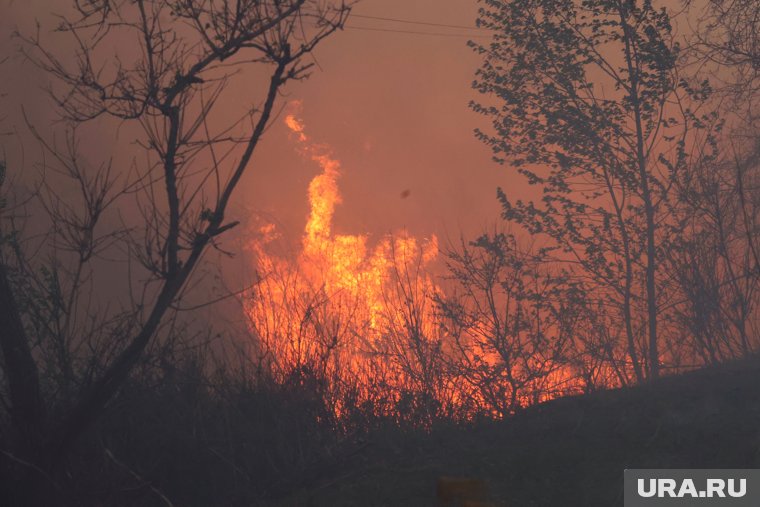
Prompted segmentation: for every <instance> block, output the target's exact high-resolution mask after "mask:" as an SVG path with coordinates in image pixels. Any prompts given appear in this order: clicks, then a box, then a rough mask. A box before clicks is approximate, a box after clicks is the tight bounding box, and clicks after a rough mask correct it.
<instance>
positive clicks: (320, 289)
mask: <svg viewBox="0 0 760 507" xmlns="http://www.w3.org/2000/svg"><path fill="white" fill-rule="evenodd" d="M285 124H286V125H287V126H288V128H289V129H290V131H291V132H292V133H293V136H294V138H295V140H296V142H297V144H298V148H299V151H300V152H301V153H302V154H303V156H304V157H305V158H307V159H308V160H310V161H312V162H314V163H315V164H316V165H317V166H318V167H319V168H320V170H321V171H320V173H319V174H317V175H316V176H315V177H314V178H313V179H312V180H311V182H310V184H309V187H308V199H309V214H308V217H307V220H306V225H305V227H304V231H303V237H302V243H301V248H300V250H299V251H298V252H297V253H296V254H295V255H293V256H292V257H291V258H286V257H283V256H278V255H274V254H272V253H271V248H269V245H270V244H271V243H272V242H273V241H274V240H275V239H276V238H277V235H278V234H277V230H276V227H275V226H274V225H272V224H266V225H265V226H263V227H262V228H261V230H260V238H261V239H260V240H258V241H256V242H254V244H253V245H252V248H253V250H254V252H255V256H256V271H257V275H258V280H259V281H258V283H257V285H256V288H255V290H254V293H253V294H252V296H251V297H250V298H248V299H247V301H246V312H247V315H248V318H249V322H250V327H251V330H252V333H253V334H254V336H255V338H256V339H255V344H256V345H255V346H256V350H255V355H256V357H257V358H258V360H259V361H260V362H261V363H262V366H263V367H264V368H265V371H267V372H270V374H272V375H274V376H275V377H276V379H277V380H279V381H288V380H293V379H294V378H295V379H296V380H297V381H298V382H304V381H306V380H309V379H310V381H312V382H315V385H317V386H318V388H319V389H320V390H321V391H320V393H321V395H322V396H323V397H324V398H325V399H326V401H329V402H331V403H332V406H333V407H334V415H335V416H337V418H338V419H340V418H341V416H342V415H344V414H346V413H348V410H347V408H348V405H349V404H350V405H351V407H350V408H351V410H352V411H355V410H356V409H357V407H358V408H359V409H360V410H363V408H361V407H364V406H367V407H369V408H368V409H367V412H369V413H371V414H372V415H382V416H385V417H395V418H401V417H404V414H407V417H409V418H410V420H411V421H412V422H413V423H414V424H420V423H421V424H426V421H425V417H428V416H429V417H430V418H432V417H435V416H436V415H440V414H452V413H457V414H459V415H460V416H464V417H468V416H472V415H475V414H476V413H478V411H479V410H482V407H486V406H489V405H491V406H492V405H501V404H502V402H501V399H502V398H503V399H507V398H509V396H510V394H509V393H513V394H512V396H513V397H516V398H518V399H519V402H520V404H521V405H522V404H527V403H533V402H536V401H539V399H545V398H546V397H553V396H554V395H555V394H551V393H556V392H558V391H557V389H560V388H561V389H565V388H569V389H572V387H573V386H572V382H573V381H572V378H573V377H572V376H571V372H570V371H569V370H568V368H566V367H564V366H562V365H554V364H553V359H551V358H547V357H542V356H541V355H540V354H538V355H536V357H531V358H527V359H524V360H520V364H517V365H515V366H514V369H511V370H510V369H505V368H504V367H503V366H502V362H503V360H504V356H503V354H504V352H502V353H501V354H500V353H497V351H496V350H495V349H494V347H493V345H491V346H489V345H488V343H487V342H488V341H489V339H491V338H492V336H496V335H495V334H494V333H495V332H496V331H498V329H494V326H497V327H498V326H499V325H500V322H499V321H492V320H489V319H488V318H486V319H485V320H480V321H468V320H467V319H465V320H464V321H462V322H459V328H458V331H459V334H458V335H456V336H453V335H452V334H451V331H452V329H448V330H447V321H446V317H444V315H443V314H442V312H441V310H440V308H439V307H438V306H437V303H438V302H440V301H441V297H443V296H444V294H443V292H442V290H441V289H440V287H439V286H438V285H437V284H436V283H435V281H434V280H433V278H432V277H431V276H430V274H429V272H430V269H429V268H430V266H431V264H433V263H434V262H435V261H436V257H437V255H438V240H437V238H436V237H435V236H432V237H431V238H430V239H427V240H418V239H417V238H414V237H412V236H410V235H409V234H407V233H405V232H399V233H396V234H394V235H387V236H384V237H381V238H379V239H377V240H375V241H374V242H373V241H371V237H370V236H369V235H368V234H356V235H345V234H336V233H335V231H334V227H333V225H334V215H335V211H336V208H337V207H338V205H340V204H341V195H340V189H339V185H338V181H339V178H340V176H341V164H340V161H339V160H338V159H336V158H335V157H334V155H333V154H332V151H331V150H330V148H329V147H328V146H325V145H322V144H319V143H316V142H314V141H313V140H312V138H311V137H310V136H309V135H308V134H307V133H306V127H305V125H304V123H303V121H302V120H300V119H299V118H298V117H297V116H296V115H294V114H290V115H288V116H287V117H286V118H285ZM502 304H506V305H509V301H508V300H507V301H496V300H494V305H495V306H494V308H496V306H499V305H502ZM515 310H516V311H517V317H519V315H520V311H521V310H520V308H515ZM549 325H550V326H551V324H549ZM456 327H457V326H456V325H455V326H453V328H456ZM555 327H556V326H555ZM515 329H516V330H515V333H516V335H515V336H514V337H513V338H514V339H515V340H523V338H522V337H521V333H523V331H522V327H520V326H517V327H516V328H515ZM453 331H454V332H456V329H453ZM447 332H448V333H449V334H447ZM542 332H546V331H542ZM497 345H499V344H497ZM510 354H511V353H510ZM456 361H459V369H457V367H450V366H447V365H451V364H453V363H455V362H456ZM464 369H468V370H467V371H469V372H470V373H471V374H473V375H474V376H473V377H470V378H469V379H468V378H466V377H465V376H464V374H463V373H462V372H463V371H465V370H464ZM521 369H522V370H525V371H524V372H522V374H523V376H524V377H525V378H526V379H527V380H525V382H524V383H523V384H522V385H520V386H518V387H523V388H524V387H526V386H533V387H535V388H536V389H535V390H534V393H535V392H540V393H543V394H541V396H540V398H539V397H537V396H535V395H530V394H526V393H519V394H518V392H517V390H516V389H517V388H516V387H515V382H514V377H513V375H516V374H519V373H520V372H521ZM529 370H533V371H543V372H544V374H543V375H539V376H536V377H535V378H533V377H531V374H530V372H529ZM483 372H489V374H490V375H491V379H490V380H489V382H494V383H493V385H491V384H489V385H490V386H491V387H490V388H489V391H488V392H485V393H484V391H483V390H482V388H483V382H482V381H479V380H477V379H478V378H480V377H479V375H481V374H482V373H483ZM505 375H506V376H505ZM473 379H475V380H473ZM563 386H564V387H563ZM486 398H488V399H486ZM491 398H493V399H491ZM500 410H501V409H500ZM354 413H355V412H354ZM493 413H494V415H497V416H499V415H503V414H504V412H503V410H501V412H497V411H494V412H493Z"/></svg>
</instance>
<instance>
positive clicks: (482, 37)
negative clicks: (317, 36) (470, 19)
mask: <svg viewBox="0 0 760 507" xmlns="http://www.w3.org/2000/svg"><path fill="white" fill-rule="evenodd" d="M345 28H347V29H349V30H364V31H369V32H390V33H405V34H410V35H428V36H430V35H432V36H436V37H464V38H467V39H490V38H491V36H489V35H467V34H465V33H443V32H416V31H413V30H395V29H392V28H373V27H369V26H349V25H346V26H345Z"/></svg>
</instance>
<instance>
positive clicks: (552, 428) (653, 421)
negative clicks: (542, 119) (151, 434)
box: [278, 359, 760, 507]
mask: <svg viewBox="0 0 760 507" xmlns="http://www.w3.org/2000/svg"><path fill="white" fill-rule="evenodd" d="M625 468H760V360H757V359H755V360H752V361H742V362H736V363H732V364H729V365H724V366H721V367H719V368H710V369H705V370H700V371H696V372H691V373H688V374H684V375H679V376H673V377H668V378H664V379H661V380H660V381H658V382H655V383H653V384H651V385H646V386H640V387H636V388H633V389H627V390H615V391H607V392H600V393H596V394H593V395H588V396H578V397H571V398H563V399H558V400H554V401H551V402H548V403H545V404H542V405H539V406H536V407H533V408H531V409H529V410H526V411H525V412H524V413H522V414H520V415H518V416H516V417H514V418H512V419H510V420H508V421H505V422H498V423H497V422H486V423H481V424H477V425H475V426H473V427H470V428H461V427H460V428H439V429H437V430H436V431H435V432H433V434H431V435H408V434H407V435H405V436H398V435H395V436H394V435H386V436H375V437H373V439H372V440H371V442H369V443H368V445H367V446H366V447H365V448H364V449H363V450H362V452H361V453H357V454H356V455H355V456H354V457H352V458H351V459H350V460H347V461H345V462H344V463H342V464H341V465H340V466H339V467H337V468H336V469H333V470H329V471H326V472H325V477H324V478H323V479H322V482H321V484H320V485H319V486H318V487H310V488H309V489H306V490H304V491H301V492H298V493H296V494H294V495H292V496H291V497H289V498H287V499H286V500H284V501H283V502H281V503H280V504H278V505H279V506H280V507H285V506H325V507H327V506H329V507H339V506H367V507H369V506H393V507H402V506H415V507H421V506H427V505H435V493H434V492H435V481H436V478H437V477H439V476H441V475H457V476H472V477H479V478H482V479H486V480H487V481H488V483H489V489H490V492H491V497H492V500H493V501H494V502H495V503H496V504H497V505H504V506H533V505H535V506H544V505H545V506H549V505H552V506H553V505H558V506H559V505H561V506H574V505H578V506H596V505H599V506H611V505H621V506H622V503H623V502H622V474H623V470H624V469H625Z"/></svg>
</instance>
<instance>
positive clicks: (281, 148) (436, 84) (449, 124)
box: [0, 0, 518, 243]
mask: <svg viewBox="0 0 760 507" xmlns="http://www.w3.org/2000/svg"><path fill="white" fill-rule="evenodd" d="M2 1H3V5H2V7H0V20H1V21H0V30H2V37H3V41H4V43H3V49H2V52H3V54H6V55H8V54H12V51H13V44H12V43H8V41H9V36H10V32H11V30H12V29H14V28H15V27H18V28H20V29H21V30H30V29H32V27H33V21H34V19H35V18H38V19H39V20H40V21H41V23H42V27H43V30H44V29H45V28H48V29H49V28H52V27H53V26H55V24H54V21H53V19H52V17H51V16H50V12H53V11H56V10H58V11H59V12H60V11H61V10H63V9H64V8H65V6H66V5H67V2H66V0H52V1H47V2H46V1H42V0H31V1H28V2H19V1H8V0H2ZM3 11H4V12H3ZM353 13H354V14H357V15H361V16H378V17H386V18H398V19H404V20H412V21H420V22H429V23H440V24H451V25H466V26H474V23H475V19H476V15H477V2H476V1H475V0H445V1H442V0H363V1H361V2H360V3H359V4H358V5H357V6H356V7H355V9H354V11H353ZM351 27H355V28H351ZM359 27H368V28H375V29H383V30H386V29H390V30H411V31H417V32H426V33H447V34H451V35H452V36H436V35H416V34H406V33H395V32H384V31H369V30H364V29H357V28H359ZM468 33H469V34H474V35H478V33H479V32H477V31H474V30H472V31H469V32H468V31H466V30H456V29H452V28H445V27H434V26H423V25H413V24H403V23H395V22H391V21H381V20H372V19H367V18H360V17H358V16H357V17H352V18H350V19H349V22H348V28H347V29H346V30H345V31H343V32H340V33H337V34H335V35H334V36H333V37H332V38H331V39H329V40H327V41H325V42H324V43H323V45H322V46H320V47H319V48H318V51H317V52H316V59H317V62H318V63H319V68H315V70H314V73H313V75H312V76H311V78H310V79H308V80H307V81H305V82H302V83H292V84H290V85H289V87H288V90H287V91H288V96H287V97H282V98H281V100H282V101H283V102H284V101H290V100H299V101H301V102H302V104H303V105H302V115H301V116H302V118H303V120H304V122H305V124H306V128H307V131H308V133H309V134H310V135H311V136H312V137H313V138H314V139H315V140H316V141H319V142H323V143H325V144H328V145H330V146H332V147H333V149H334V153H335V156H336V158H339V159H340V160H341V162H342V166H343V177H342V179H341V180H340V188H341V192H342V194H343V204H342V205H341V206H340V207H339V208H338V210H337V212H336V217H335V220H336V232H337V233H349V234H355V233H361V232H370V233H373V234H382V233H386V232H392V231H395V230H398V229H400V228H402V227H406V228H408V230H409V231H410V232H412V233H413V234H414V235H417V236H427V235H430V234H438V235H439V236H441V239H442V240H443V243H445V240H446V238H447V237H449V238H451V239H457V238H458V236H459V234H460V232H464V233H465V234H466V235H468V236H472V235H474V234H476V233H478V232H480V230H481V229H483V228H485V227H487V226H489V225H493V223H494V222H495V221H497V219H498V211H499V207H498V204H497V202H496V199H495V189H496V187H497V186H499V185H502V186H506V187H509V186H510V180H512V181H515V182H517V180H518V178H515V177H514V176H512V177H511V178H510V177H509V175H508V174H507V171H506V170H505V169H504V168H502V167H500V166H498V165H497V164H495V163H493V162H492V161H491V159H490V154H489V151H488V148H487V147H486V146H485V145H482V144H481V143H479V142H478V141H477V140H475V138H474V136H473V133H472V132H473V128H474V127H475V126H476V125H478V122H479V121H481V120H480V119H479V118H478V117H477V116H476V115H475V114H474V113H472V112H471V111H470V110H469V109H468V107H467V104H468V101H469V100H470V99H471V98H473V97H475V93H474V92H473V91H472V90H471V87H470V86H471V82H472V80H473V77H474V71H475V69H476V68H477V66H478V63H479V61H478V57H477V56H476V55H475V54H474V53H473V52H472V51H471V50H470V49H469V48H468V47H467V45H466V42H467V40H468V37H467V36H465V34H468ZM482 35H483V34H482V32H481V36H482ZM8 63H9V62H6V65H8ZM10 65H12V66H14V73H13V74H14V76H13V78H12V79H11V80H10V82H6V83H4V84H3V85H1V86H3V89H2V91H3V92H4V93H5V94H6V96H5V97H4V98H3V99H2V102H0V104H2V108H3V110H4V111H6V112H7V115H6V116H7V118H6V119H5V121H4V122H3V124H2V130H9V129H13V128H16V129H18V130H21V131H23V129H24V127H23V125H22V124H20V115H19V114H18V113H19V111H20V107H19V106H20V105H22V104H23V105H24V106H25V107H26V109H27V111H28V113H29V114H30V115H31V116H32V117H34V118H36V119H37V120H38V121H41V120H42V119H43V118H45V116H46V115H47V114H48V113H49V110H48V106H47V105H46V102H45V97H44V93H43V91H42V90H40V89H38V87H37V86H33V87H30V86H29V84H30V82H32V83H39V84H42V81H41V80H40V79H39V77H37V76H38V74H37V73H36V71H35V70H34V69H32V68H31V67H30V66H29V65H25V66H24V65H22V64H21V63H20V62H19V61H11V62H10ZM15 69H18V70H15ZM241 89H243V90H244V89H245V86H244V85H243V87H242V88H241ZM250 95H251V96H250V98H249V99H253V98H256V97H257V94H256V93H252V94H250ZM121 136H122V138H121V139H120V142H121V143H122V144H124V141H125V139H124V137H125V135H124V134H123V133H122V134H121ZM105 144H107V143H105ZM260 148H261V149H260V151H259V152H258V153H257V154H256V156H255V159H254V164H255V165H254V167H253V168H252V171H249V173H248V175H247V177H246V179H245V181H244V182H243V186H242V187H241V188H240V189H239V190H240V191H239V192H238V194H237V197H238V199H237V203H236V205H237V206H240V208H237V209H238V210H239V211H241V212H243V211H244V210H245V211H248V212H250V213H251V214H255V215H261V216H263V217H265V220H269V221H275V222H276V223H277V224H278V226H279V227H280V229H281V230H282V231H283V232H285V234H286V237H287V238H289V239H291V240H296V241H297V239H298V238H299V237H300V234H301V230H302V227H303V224H304V222H305V217H306V214H307V212H308V208H307V202H306V187H307V185H308V182H309V180H310V179H311V178H312V177H313V176H314V175H315V174H317V172H318V168H317V167H316V166H315V165H314V164H313V163H311V162H309V161H307V160H305V159H304V158H303V157H301V156H300V155H299V154H298V152H297V150H296V147H295V142H294V141H293V140H292V139H291V138H290V137H289V135H288V132H287V129H286V128H285V126H284V125H283V123H282V118H279V119H278V120H277V121H276V122H275V124H274V125H273V127H272V128H271V130H270V131H269V133H268V134H267V136H266V138H265V142H264V144H263V145H261V147H260ZM406 190H408V191H409V194H408V197H406V198H402V197H401V194H402V192H404V191H406ZM237 206H236V207H237ZM241 208H242V209H241ZM242 218H245V217H242Z"/></svg>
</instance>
